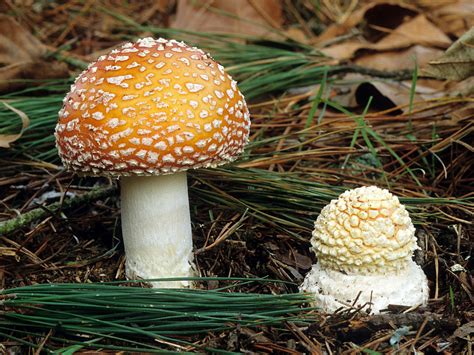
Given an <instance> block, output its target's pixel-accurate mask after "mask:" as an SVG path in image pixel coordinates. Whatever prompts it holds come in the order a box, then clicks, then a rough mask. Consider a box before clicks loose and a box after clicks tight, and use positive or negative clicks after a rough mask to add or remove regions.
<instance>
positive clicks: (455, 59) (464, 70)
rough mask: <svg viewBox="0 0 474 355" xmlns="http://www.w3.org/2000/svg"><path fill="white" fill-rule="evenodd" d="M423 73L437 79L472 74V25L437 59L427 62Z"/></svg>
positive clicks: (457, 77)
mask: <svg viewBox="0 0 474 355" xmlns="http://www.w3.org/2000/svg"><path fill="white" fill-rule="evenodd" d="M424 73H425V74H427V75H430V76H433V77H435V78H439V79H451V80H463V79H466V78H469V77H470V76H472V75H474V27H473V28H471V29H470V30H469V31H468V32H467V33H465V34H464V35H463V36H462V37H461V38H459V39H458V40H457V41H456V42H455V43H454V44H453V45H452V46H451V47H449V48H448V50H447V51H446V52H445V53H444V54H443V55H442V56H441V57H439V58H438V59H436V60H433V61H431V62H429V64H428V67H427V68H426V69H425V71H424Z"/></svg>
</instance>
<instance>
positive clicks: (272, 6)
mask: <svg viewBox="0 0 474 355" xmlns="http://www.w3.org/2000/svg"><path fill="white" fill-rule="evenodd" d="M282 23H283V14H282V8H281V4H280V2H279V1H278V0H258V1H255V0H232V1H228V0H207V1H205V0H178V8H177V12H176V19H175V21H174V23H173V24H172V26H171V27H174V28H180V29H186V30H197V31H200V32H222V33H236V34H241V35H252V36H266V37H274V36H275V35H274V33H272V31H271V28H277V29H278V28H280V26H281V24H282Z"/></svg>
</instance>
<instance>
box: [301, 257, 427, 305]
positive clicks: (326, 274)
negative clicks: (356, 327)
mask: <svg viewBox="0 0 474 355" xmlns="http://www.w3.org/2000/svg"><path fill="white" fill-rule="evenodd" d="M300 290H301V291H303V292H311V293H313V294H314V305H315V306H316V307H320V308H321V310H322V311H323V312H325V313H334V312H335V311H336V310H337V309H340V308H341V307H342V308H349V307H351V306H352V305H353V303H354V300H356V299H357V301H356V302H355V304H354V305H353V306H354V307H361V306H363V305H365V304H367V305H368V303H369V302H370V305H369V306H370V313H371V314H377V313H380V311H381V310H383V309H385V308H387V306H388V305H389V304H394V305H404V306H416V305H425V304H426V303H427V301H428V296H429V290H428V280H427V279H426V276H425V274H424V272H423V270H422V269H421V267H420V266H418V265H417V264H415V263H414V262H413V261H410V263H409V265H408V266H407V267H406V268H405V269H403V270H400V272H399V273H397V274H386V275H354V274H349V275H348V274H344V273H342V272H339V271H335V270H329V269H322V268H321V266H320V265H319V263H318V264H316V265H314V266H313V268H312V270H311V271H310V272H309V273H308V274H307V275H306V277H305V280H304V282H303V284H302V285H301V286H300ZM359 293H360V294H359ZM368 308H369V307H367V308H365V309H368Z"/></svg>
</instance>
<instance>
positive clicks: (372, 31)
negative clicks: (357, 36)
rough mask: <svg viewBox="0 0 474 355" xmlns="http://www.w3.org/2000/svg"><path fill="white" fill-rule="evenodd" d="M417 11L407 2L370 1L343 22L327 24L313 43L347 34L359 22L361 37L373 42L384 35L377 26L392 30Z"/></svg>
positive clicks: (320, 42)
mask: <svg viewBox="0 0 474 355" xmlns="http://www.w3.org/2000/svg"><path fill="white" fill-rule="evenodd" d="M417 13H418V11H417V10H416V8H414V7H412V6H410V5H407V4H403V5H401V4H397V3H396V2H394V1H386V2H383V3H377V2H370V3H368V4H366V5H365V6H362V7H361V8H360V9H358V10H356V11H354V12H353V13H352V14H351V16H349V17H348V18H347V20H345V21H344V22H343V23H340V24H339V23H337V24H333V25H331V26H329V27H328V28H327V29H326V31H324V32H323V33H322V34H321V35H320V36H318V37H317V38H316V39H315V41H314V42H313V43H314V44H322V43H324V42H328V41H332V40H334V38H336V37H339V36H342V35H345V34H347V33H348V32H349V31H351V30H352V29H353V28H354V27H357V26H359V25H361V24H362V28H361V31H362V33H363V37H364V38H365V39H366V40H367V41H368V42H369V43H370V42H372V43H373V42H376V41H377V40H379V39H380V38H381V37H383V36H384V35H386V34H385V33H384V32H381V31H379V30H378V29H377V28H379V27H384V28H386V29H392V30H394V29H395V28H397V27H398V26H400V25H401V24H402V23H403V22H404V21H407V19H409V18H412V17H414V16H416V14H417Z"/></svg>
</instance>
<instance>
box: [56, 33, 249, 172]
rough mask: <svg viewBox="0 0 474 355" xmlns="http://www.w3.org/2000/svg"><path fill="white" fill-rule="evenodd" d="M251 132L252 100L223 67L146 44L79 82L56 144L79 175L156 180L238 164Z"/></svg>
mask: <svg viewBox="0 0 474 355" xmlns="http://www.w3.org/2000/svg"><path fill="white" fill-rule="evenodd" d="M249 127H250V119H249V112H248V109H247V105H246V103H245V99H244V97H243V96H242V94H241V93H240V91H239V90H238V88H237V83H236V82H235V81H234V80H232V78H231V77H230V76H229V75H228V74H227V73H225V72H224V68H223V67H222V66H221V65H220V64H218V63H217V62H215V61H214V60H213V59H212V58H211V57H210V56H209V55H207V54H206V53H204V52H203V51H202V50H200V49H198V48H195V47H189V46H187V45H186V44H184V43H182V42H177V41H174V40H166V39H163V38H160V39H157V40H154V39H152V38H144V39H141V40H138V41H137V42H136V43H127V44H125V45H123V46H122V47H121V48H119V49H116V50H113V51H112V52H110V54H108V55H104V56H102V57H100V58H99V59H98V60H97V61H96V62H94V63H92V64H91V65H89V67H88V68H87V70H85V71H84V72H83V73H82V74H81V75H79V77H78V78H77V79H76V81H75V83H74V85H72V87H71V91H70V92H69V94H68V95H67V96H66V97H65V99H64V106H63V108H62V109H61V111H60V113H59V122H58V124H57V127H56V139H57V147H58V150H59V154H60V156H61V159H62V161H63V163H64V164H65V165H66V167H68V168H70V169H72V170H75V171H78V172H85V173H88V172H89V173H93V174H98V175H154V174H168V173H173V172H178V171H185V170H187V169H190V168H200V167H210V166H217V165H220V164H224V163H227V162H229V161H232V160H234V159H235V158H236V157H237V156H238V155H239V154H240V153H241V152H242V150H243V147H244V145H245V144H246V143H247V141H248V135H249Z"/></svg>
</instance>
